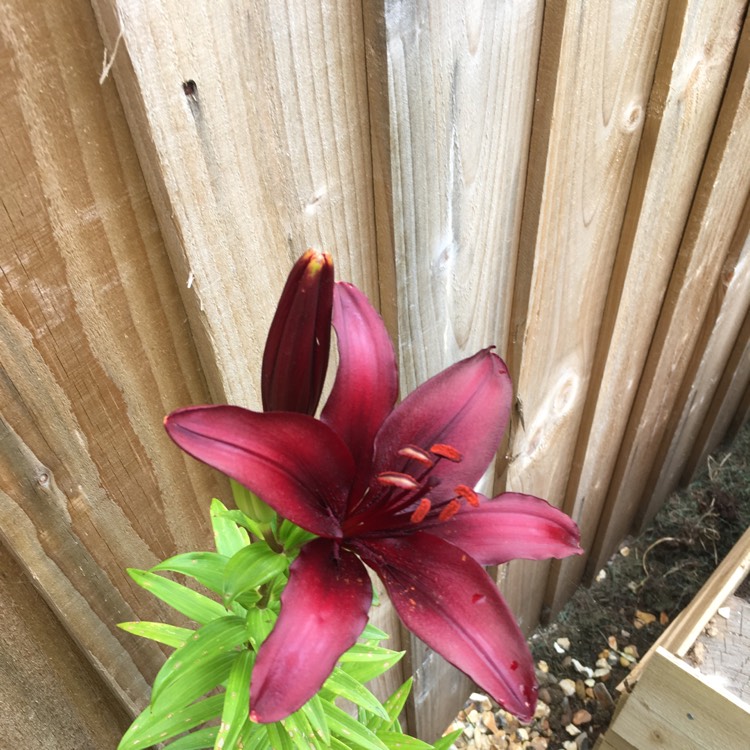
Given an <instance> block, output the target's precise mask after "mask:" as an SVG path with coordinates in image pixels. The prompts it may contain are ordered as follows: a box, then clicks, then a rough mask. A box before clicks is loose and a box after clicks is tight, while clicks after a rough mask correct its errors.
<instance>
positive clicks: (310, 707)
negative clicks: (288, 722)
mask: <svg viewBox="0 0 750 750" xmlns="http://www.w3.org/2000/svg"><path fill="white" fill-rule="evenodd" d="M300 711H301V712H302V713H303V714H304V715H305V718H306V719H307V721H308V723H309V724H310V728H311V729H312V730H313V732H314V733H315V736H316V737H317V738H318V740H320V741H321V742H322V743H323V744H324V745H330V744H331V732H330V730H329V729H328V721H327V720H326V715H325V712H324V711H323V701H322V700H321V699H320V697H319V696H318V695H313V697H312V698H310V700H309V701H307V703H305V705H304V706H302V708H301V709H300Z"/></svg>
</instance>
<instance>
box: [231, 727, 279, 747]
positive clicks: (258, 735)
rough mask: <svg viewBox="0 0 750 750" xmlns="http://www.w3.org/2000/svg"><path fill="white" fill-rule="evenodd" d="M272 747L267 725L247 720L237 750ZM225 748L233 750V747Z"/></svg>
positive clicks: (238, 740)
mask: <svg viewBox="0 0 750 750" xmlns="http://www.w3.org/2000/svg"><path fill="white" fill-rule="evenodd" d="M270 747H271V743H270V742H269V741H268V733H267V732H266V725H265V724H255V723H254V722H252V721H246V722H245V726H244V727H243V728H242V731H241V732H240V736H239V738H238V739H237V750H266V748H270ZM224 750H232V748H227V747H225V748H224Z"/></svg>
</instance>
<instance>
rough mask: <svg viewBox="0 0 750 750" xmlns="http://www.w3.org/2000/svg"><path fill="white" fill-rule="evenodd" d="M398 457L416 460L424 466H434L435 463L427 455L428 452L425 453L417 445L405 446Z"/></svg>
mask: <svg viewBox="0 0 750 750" xmlns="http://www.w3.org/2000/svg"><path fill="white" fill-rule="evenodd" d="M398 455H399V456H403V457H404V458H411V459H414V461H419V463H421V464H424V465H425V466H432V464H434V463H435V462H434V461H433V460H432V459H431V458H430V454H429V453H427V451H423V450H422V449H421V448H418V447H417V446H416V445H407V446H405V447H404V448H402V449H401V450H400V451H399V452H398Z"/></svg>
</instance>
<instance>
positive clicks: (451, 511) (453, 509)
mask: <svg viewBox="0 0 750 750" xmlns="http://www.w3.org/2000/svg"><path fill="white" fill-rule="evenodd" d="M459 510H461V503H459V502H458V500H456V499H455V498H454V499H453V500H451V501H450V502H449V503H448V504H447V505H446V506H445V507H444V508H443V509H442V510H441V511H440V515H439V516H438V521H447V520H448V519H449V518H453V516H455V515H456V513H458V511H459Z"/></svg>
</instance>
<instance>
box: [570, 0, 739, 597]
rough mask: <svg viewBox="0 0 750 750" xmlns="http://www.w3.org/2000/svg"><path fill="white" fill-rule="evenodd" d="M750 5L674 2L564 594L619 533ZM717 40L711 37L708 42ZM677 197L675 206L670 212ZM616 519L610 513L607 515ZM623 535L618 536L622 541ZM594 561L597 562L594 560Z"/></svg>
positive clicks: (582, 451)
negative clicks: (670, 289)
mask: <svg viewBox="0 0 750 750" xmlns="http://www.w3.org/2000/svg"><path fill="white" fill-rule="evenodd" d="M744 11H745V3H744V2H742V1H741V0H725V1H723V2H716V3H711V4H710V5H706V4H705V3H701V2H693V1H691V0H688V1H687V2H678V3H672V4H670V6H669V9H668V14H667V18H666V22H665V26H664V35H663V38H662V43H661V51H660V55H659V61H658V63H657V70H656V77H655V80H654V87H653V91H652V94H651V98H650V100H649V104H648V112H647V119H646V123H645V126H644V132H643V137H642V141H641V147H640V150H639V154H638V160H637V162H636V167H635V174H634V177H633V185H632V189H631V191H630V196H629V200H628V207H627V209H626V215H625V220H624V223H623V227H622V233H621V237H620V241H619V246H618V250H617V257H616V260H615V266H614V268H613V273H612V280H611V283H610V287H609V290H608V295H607V301H606V305H605V309H604V315H603V322H602V326H601V329H600V332H599V338H598V343H597V349H596V354H595V358H594V369H593V372H592V376H591V379H590V385H589V390H588V392H587V406H586V409H585V410H584V414H583V418H582V424H581V430H580V433H579V436H578V442H577V445H576V451H575V454H574V459H573V468H572V472H571V476H570V479H569V482H568V487H567V491H566V499H565V508H566V509H568V510H569V511H571V512H572V513H573V515H574V517H575V518H576V519H578V520H579V521H580V525H581V532H582V540H583V547H584V549H586V550H587V551H588V552H589V555H588V556H580V557H577V558H575V559H571V558H569V559H567V560H565V561H563V562H562V563H561V564H560V565H559V566H556V568H557V569H558V570H559V575H558V580H559V581H560V583H559V584H558V585H559V586H562V587H563V588H562V589H559V591H561V592H563V593H561V594H559V595H558V597H557V598H558V600H559V597H562V599H563V600H564V599H565V598H566V596H567V595H568V594H569V593H570V592H571V591H572V589H573V587H574V586H575V585H576V583H577V581H578V580H580V576H581V573H582V571H583V569H584V566H586V565H587V562H588V564H589V567H588V569H587V570H588V573H589V574H592V573H594V572H595V570H596V564H597V562H600V561H601V559H602V557H603V556H604V555H605V554H606V553H605V552H604V550H605V548H609V547H610V546H611V543H612V539H614V536H612V535H611V534H608V532H607V531H605V529H604V526H603V525H602V526H599V528H600V529H601V531H602V534H603V535H606V538H607V543H606V544H603V543H602V538H603V537H599V536H597V537H596V539H595V538H594V537H595V536H596V534H597V526H598V522H599V519H600V517H601V514H602V511H603V507H604V505H605V501H606V498H607V490H608V487H609V484H610V480H611V478H612V473H613V471H614V466H615V462H616V459H617V454H618V451H619V447H620V444H621V442H622V438H623V435H624V432H625V428H626V425H627V420H628V418H629V415H630V411H631V408H632V404H633V400H634V398H635V394H636V390H637V386H638V382H639V380H640V377H641V373H642V370H643V366H644V363H645V360H646V356H647V354H648V348H649V345H650V343H651V339H652V337H653V333H654V329H655V326H656V321H657V319H658V316H659V312H660V309H661V304H662V300H663V298H664V294H665V291H666V288H667V285H668V281H669V278H670V274H671V272H672V268H673V266H674V262H675V257H676V254H677V250H678V247H679V244H680V240H681V237H682V233H683V230H684V226H685V221H686V219H687V216H688V213H689V210H690V206H691V202H692V198H693V195H694V193H695V187H696V185H697V181H698V177H699V175H700V171H701V168H702V165H703V161H704V158H705V154H706V150H707V146H708V143H709V140H710V137H711V133H712V130H713V127H714V124H715V122H716V116H717V113H718V109H719V105H720V102H721V97H722V95H723V92H724V87H725V85H726V79H727V74H728V70H729V67H730V66H731V63H732V58H733V55H734V50H735V46H736V43H737V36H738V31H739V28H740V25H741V22H742V18H743V15H744ZM707 40H710V42H707ZM666 196H669V199H668V202H669V210H668V211H666V210H665V200H666V198H665V197H666ZM607 517H608V519H609V517H610V516H609V511H608V516H607ZM618 541H619V540H618ZM589 560H590V562H589Z"/></svg>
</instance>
